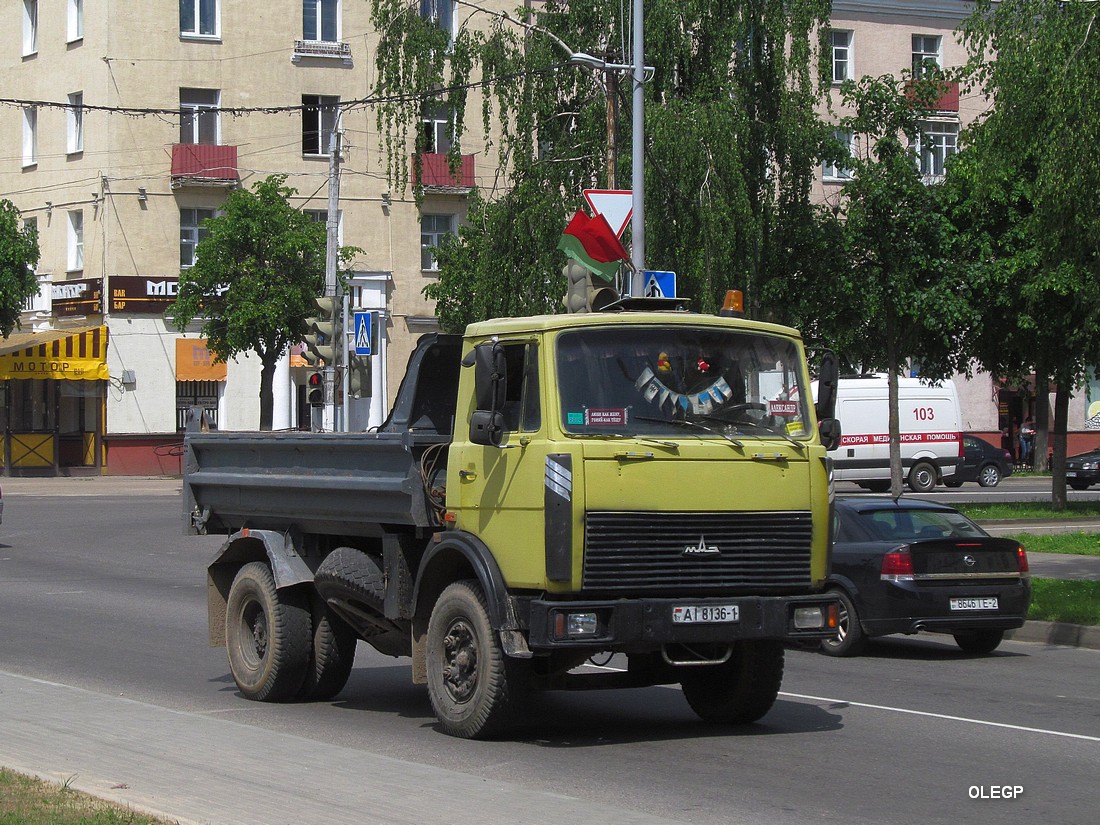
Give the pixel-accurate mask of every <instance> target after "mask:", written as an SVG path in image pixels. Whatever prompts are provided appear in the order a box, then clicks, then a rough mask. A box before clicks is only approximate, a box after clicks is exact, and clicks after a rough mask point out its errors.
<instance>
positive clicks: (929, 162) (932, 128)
mask: <svg viewBox="0 0 1100 825" xmlns="http://www.w3.org/2000/svg"><path fill="white" fill-rule="evenodd" d="M957 151H959V124H958V122H957V121H947V120H926V121H924V122H923V123H921V130H920V133H919V134H918V135H917V157H918V158H919V164H920V173H921V175H923V176H924V177H925V178H926V179H927V180H930V182H936V181H939V180H941V179H942V178H943V176H944V174H945V172H946V164H947V159H948V158H949V157H951V156H952V155H953V154H955V153H956V152H957Z"/></svg>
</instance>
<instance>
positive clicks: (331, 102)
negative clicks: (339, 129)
mask: <svg viewBox="0 0 1100 825" xmlns="http://www.w3.org/2000/svg"><path fill="white" fill-rule="evenodd" d="M339 104H340V98H338V97H329V96H327V95H302V154H303V155H325V156H327V155H328V154H329V147H330V141H331V138H332V130H333V129H334V128H335V126H336V108H337V106H338V105H339Z"/></svg>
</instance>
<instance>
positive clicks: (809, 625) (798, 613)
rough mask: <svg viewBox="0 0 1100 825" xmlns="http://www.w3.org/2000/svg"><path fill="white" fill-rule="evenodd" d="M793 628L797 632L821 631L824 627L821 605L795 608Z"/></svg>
mask: <svg viewBox="0 0 1100 825" xmlns="http://www.w3.org/2000/svg"><path fill="white" fill-rule="evenodd" d="M794 626H795V628H796V629H798V630H821V629H822V628H823V627H825V611H824V609H822V607H821V605H814V606H813V607H796V608H795V609H794Z"/></svg>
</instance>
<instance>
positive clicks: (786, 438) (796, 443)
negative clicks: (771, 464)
mask: <svg viewBox="0 0 1100 825" xmlns="http://www.w3.org/2000/svg"><path fill="white" fill-rule="evenodd" d="M702 417H703V418H705V419H706V420H707V421H718V422H721V423H723V424H727V425H729V426H730V427H755V428H756V429H758V430H763V431H764V432H765V433H767V434H768V435H775V436H779V437H780V438H782V439H783V440H784V441H786V442H787V443H788V444H790V445H791V446H793V447H795V448H796V449H798V450H804V449H805V448H806V445H805V444H803V443H802V442H801V441H796V440H795V439H793V438H791V437H790V436H789V435H787V434H786V433H784V432H780V431H779V430H773V429H772V428H771V427H768V426H766V425H764V424H757V423H756V422H755V421H727V420H725V419H724V418H720V417H718V416H716V415H704V416H702ZM743 435H756V437H757V438H763V437H764V436H763V435H757V434H755V433H743Z"/></svg>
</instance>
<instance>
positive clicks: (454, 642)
mask: <svg viewBox="0 0 1100 825" xmlns="http://www.w3.org/2000/svg"><path fill="white" fill-rule="evenodd" d="M443 657H444V660H445V663H444V665H443V684H444V685H445V686H446V688H447V692H448V693H449V694H450V695H451V698H452V699H454V700H455V701H456V702H465V701H468V700H469V698H470V697H471V696H472V695H473V693H474V689H475V688H476V687H477V657H478V649H477V637H476V636H475V634H474V631H473V628H472V627H470V625H469V623H468V622H466V621H465V620H463V619H459V620H458V621H456V622H454V624H452V625H451V627H450V629H449V630H448V632H447V635H446V637H445V638H444V639H443Z"/></svg>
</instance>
